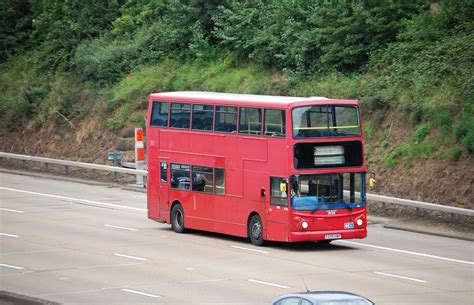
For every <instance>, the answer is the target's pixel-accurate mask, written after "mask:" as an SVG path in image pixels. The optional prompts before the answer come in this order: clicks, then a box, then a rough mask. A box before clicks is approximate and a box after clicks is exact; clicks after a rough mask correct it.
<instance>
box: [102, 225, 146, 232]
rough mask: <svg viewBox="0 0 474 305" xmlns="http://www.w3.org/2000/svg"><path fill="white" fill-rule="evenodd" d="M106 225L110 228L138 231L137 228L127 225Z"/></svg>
mask: <svg viewBox="0 0 474 305" xmlns="http://www.w3.org/2000/svg"><path fill="white" fill-rule="evenodd" d="M104 227H109V228H115V229H122V230H128V231H138V230H137V229H132V228H127V227H120V226H114V225H107V224H106V225H104Z"/></svg>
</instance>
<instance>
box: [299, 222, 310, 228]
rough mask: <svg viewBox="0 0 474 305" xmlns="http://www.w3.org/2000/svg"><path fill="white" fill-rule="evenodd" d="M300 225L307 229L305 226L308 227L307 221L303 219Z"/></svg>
mask: <svg viewBox="0 0 474 305" xmlns="http://www.w3.org/2000/svg"><path fill="white" fill-rule="evenodd" d="M301 227H302V228H303V229H307V228H308V227H309V224H308V222H306V221H303V222H302V223H301Z"/></svg>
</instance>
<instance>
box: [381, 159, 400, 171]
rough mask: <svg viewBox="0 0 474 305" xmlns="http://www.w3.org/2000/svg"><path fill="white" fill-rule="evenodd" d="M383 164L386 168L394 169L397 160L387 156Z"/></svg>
mask: <svg viewBox="0 0 474 305" xmlns="http://www.w3.org/2000/svg"><path fill="white" fill-rule="evenodd" d="M384 164H385V166H386V167H387V168H389V169H394V168H395V167H396V166H397V160H395V159H393V158H390V157H389V158H387V159H385V161H384Z"/></svg>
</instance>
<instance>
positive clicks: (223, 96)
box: [150, 91, 358, 106]
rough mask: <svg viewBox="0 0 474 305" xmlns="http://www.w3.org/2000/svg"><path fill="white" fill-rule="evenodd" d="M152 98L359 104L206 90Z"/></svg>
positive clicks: (279, 103) (217, 101)
mask: <svg viewBox="0 0 474 305" xmlns="http://www.w3.org/2000/svg"><path fill="white" fill-rule="evenodd" d="M150 98H151V99H158V100H160V99H162V100H166V101H177V102H178V101H180V102H213V103H219V104H220V103H223V104H225V103H229V102H230V103H235V102H238V104H239V105H244V106H248V105H257V104H259V105H260V106H271V105H279V106H289V105H295V104H296V105H298V104H305V103H307V102H310V101H314V102H317V101H319V102H322V103H321V104H327V103H328V102H330V103H341V104H350V105H358V102H357V101H355V100H339V99H337V100H333V99H328V98H325V97H320V96H312V97H296V96H274V95H256V94H237V93H219V92H206V91H175V92H162V93H152V94H150Z"/></svg>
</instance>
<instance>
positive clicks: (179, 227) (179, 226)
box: [171, 204, 184, 233]
mask: <svg viewBox="0 0 474 305" xmlns="http://www.w3.org/2000/svg"><path fill="white" fill-rule="evenodd" d="M171 228H172V229H173V231H175V232H176V233H183V232H184V211H183V208H182V207H181V205H180V204H177V205H175V206H174V207H173V209H172V210H171Z"/></svg>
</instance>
